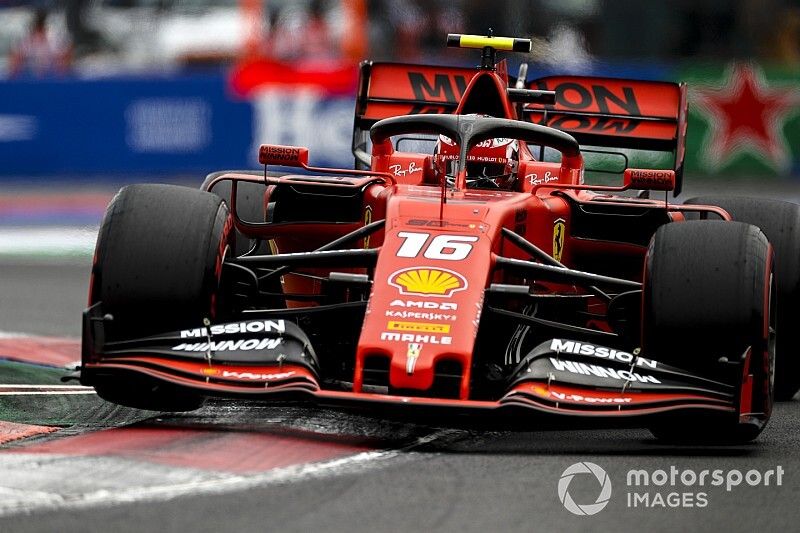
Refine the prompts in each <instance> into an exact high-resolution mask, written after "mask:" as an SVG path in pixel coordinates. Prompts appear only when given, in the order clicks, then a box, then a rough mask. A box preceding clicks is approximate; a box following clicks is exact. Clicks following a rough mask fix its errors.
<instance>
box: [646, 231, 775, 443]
mask: <svg viewBox="0 0 800 533" xmlns="http://www.w3.org/2000/svg"><path fill="white" fill-rule="evenodd" d="M773 285H774V282H773V277H772V249H771V247H770V245H769V242H768V241H767V238H766V237H765V236H764V234H763V233H762V232H761V230H759V229H758V228H757V227H755V226H751V225H749V224H744V223H740V222H725V221H694V222H679V223H672V224H667V225H664V226H662V227H661V228H659V230H658V231H657V232H656V234H655V235H654V236H653V239H652V240H651V241H650V247H649V249H648V252H647V257H646V259H645V277H644V286H643V293H642V311H643V316H642V348H643V351H644V353H646V354H647V356H648V357H650V358H652V359H656V360H659V361H663V362H664V363H667V364H671V365H675V366H677V367H681V368H685V369H687V370H691V371H694V372H697V373H698V374H700V375H705V376H709V377H710V378H712V379H717V380H720V381H730V382H734V383H736V384H737V386H739V387H742V382H743V378H742V374H743V370H742V364H741V363H740V361H741V360H742V355H743V354H744V353H745V352H746V351H747V350H748V349H750V371H749V373H750V374H752V376H753V378H752V379H753V386H752V389H750V388H745V387H742V390H743V391H745V393H746V394H747V392H746V391H747V390H751V393H749V395H750V396H751V397H750V398H748V399H747V400H748V401H749V402H750V404H751V408H750V409H749V410H750V411H752V414H749V413H745V414H746V415H747V416H745V417H744V418H740V417H739V414H738V413H737V414H736V415H733V416H731V415H727V414H725V415H721V416H720V417H718V418H716V419H711V418H710V417H708V416H704V417H693V416H692V415H691V414H689V415H687V414H686V413H685V412H684V413H681V414H680V415H679V416H676V417H665V418H663V419H662V420H661V421H660V422H659V423H658V424H656V425H655V426H653V427H652V428H651V431H652V433H653V434H654V435H655V436H656V437H657V438H662V439H668V440H674V441H679V442H697V441H718V442H727V443H732V442H744V441H749V440H752V439H754V438H755V437H756V436H758V434H759V433H760V432H761V430H762V429H763V428H764V425H765V424H766V422H767V420H768V419H769V416H770V414H771V411H772V401H773V397H772V390H773V389H772V387H773V376H774V349H775V346H774V318H775V315H774V312H771V310H772V306H771V303H770V296H771V288H772V287H773ZM770 332H771V333H770ZM723 358H724V359H726V360H727V361H725V360H724V359H723ZM744 403H745V404H746V403H747V401H746V402H744ZM740 405H741V402H740Z"/></svg>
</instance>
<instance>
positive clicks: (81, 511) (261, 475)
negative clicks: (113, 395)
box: [0, 262, 800, 533]
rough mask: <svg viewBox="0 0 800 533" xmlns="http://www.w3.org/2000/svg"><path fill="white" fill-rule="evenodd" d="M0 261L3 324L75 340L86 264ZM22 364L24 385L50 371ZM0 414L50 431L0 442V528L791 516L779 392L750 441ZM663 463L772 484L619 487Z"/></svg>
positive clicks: (229, 415)
mask: <svg viewBox="0 0 800 533" xmlns="http://www.w3.org/2000/svg"><path fill="white" fill-rule="evenodd" d="M0 273H1V274H0V330H2V331H21V332H25V333H30V334H36V335H48V336H60V337H70V338H77V337H78V335H79V317H80V312H81V310H82V308H83V306H84V303H85V293H86V284H87V281H88V275H87V273H88V265H87V264H80V263H79V264H72V265H53V264H49V265H48V264H38V265H37V264H24V263H19V262H14V263H0ZM11 341H12V342H13V339H11ZM3 364H5V365H6V366H8V367H9V368H10V370H9V369H8V368H7V369H6V373H5V374H3V373H2V370H3V369H2V365H0V376H5V377H7V376H9V375H12V376H14V375H17V376H18V375H19V372H23V370H20V368H22V366H14V365H13V364H11V363H3ZM31 368H32V370H31ZM28 371H30V372H31V373H30V375H31V376H35V377H34V378H33V379H34V382H36V383H54V381H53V377H54V376H55V375H56V374H59V373H60V371H58V370H55V369H52V368H45V367H30V368H27V367H26V368H25V369H24V372H28ZM8 372H11V374H9V373H8ZM14 372H17V374H14ZM44 374H46V375H44ZM25 375H28V374H25ZM43 375H44V377H43ZM17 382H20V381H17ZM0 414H5V415H6V416H5V420H11V421H12V422H18V423H20V424H24V425H26V427H27V425H31V426H32V427H39V426H47V427H56V428H59V430H58V431H53V432H48V433H43V434H39V435H38V436H34V437H31V438H28V439H21V440H19V439H18V440H14V441H11V442H8V443H6V444H0V531H3V532H5V531H114V532H115V533H119V532H123V531H142V530H158V531H309V530H328V531H428V530H431V531H460V532H464V531H590V530H591V531H595V530H596V531H610V530H615V531H628V530H634V529H635V530H645V531H647V530H650V531H675V530H678V531H679V530H686V531H697V530H711V531H717V530H725V531H729V532H733V531H752V530H756V529H758V530H785V531H796V530H797V528H798V524H800V506H798V505H797V502H798V498H799V497H800V454H799V453H798V450H800V431H798V428H800V402H798V401H794V402H790V403H783V404H779V405H778V406H777V408H776V410H775V413H774V414H773V418H772V420H771V422H770V424H769V426H768V428H767V429H766V430H765V431H764V433H763V434H762V436H761V437H760V438H759V439H758V440H757V441H756V442H755V443H753V444H749V445H742V446H731V447H721V446H708V447H705V446H704V447H681V446H672V445H663V444H660V443H658V442H656V441H655V440H654V439H653V438H652V437H650V435H649V433H648V432H647V431H644V430H613V431H607V430H573V431H564V430H552V429H546V428H538V427H527V428H524V429H519V430H511V429H509V428H508V427H505V426H497V425H496V424H487V423H481V424H477V425H475V426H474V427H473V426H470V425H468V424H467V425H464V424H458V425H453V424H449V423H448V421H446V420H435V421H428V422H426V423H419V422H417V421H413V420H396V419H393V420H386V419H384V418H382V417H381V416H379V415H377V414H357V413H346V412H338V411H329V410H324V409H317V408H313V407H304V406H285V407H267V406H263V405H258V404H248V403H224V402H220V403H215V404H212V405H208V406H206V407H204V408H203V409H201V410H199V411H196V412H194V413H186V414H180V415H166V414H155V413H150V412H142V411H135V410H130V409H124V408H118V407H115V406H112V405H110V404H107V403H105V402H103V401H102V400H100V399H98V398H96V397H95V396H94V395H92V394H84V393H82V392H80V391H76V394H74V395H71V396H70V395H66V394H64V395H60V394H46V395H42V396H19V397H17V396H13V395H12V396H0ZM9 417H10V418H9ZM2 419H3V417H2V416H0V420H2ZM98 435H99V436H102V438H100V439H99V440H98V437H97V436H98ZM586 461H588V462H592V463H595V464H597V465H599V466H600V467H602V468H604V469H605V470H606V471H607V473H608V476H609V479H610V480H611V483H612V495H611V498H610V500H609V503H608V505H607V507H606V508H605V509H603V510H602V511H600V512H599V513H598V514H595V515H593V516H574V515H572V514H571V513H569V512H568V511H567V510H565V508H564V506H563V505H562V504H561V502H560V501H559V497H558V492H557V486H558V481H559V478H560V477H561V476H562V473H563V472H564V470H565V469H566V468H567V467H569V466H570V465H572V464H574V463H578V462H586ZM672 466H675V467H676V468H677V470H678V471H679V472H682V471H685V470H687V469H692V470H693V471H695V472H698V473H699V472H700V471H702V470H715V469H722V470H723V471H725V474H724V475H727V471H730V470H733V469H735V470H739V471H741V472H742V473H743V474H744V473H746V472H747V471H748V470H752V469H756V470H759V471H760V472H761V473H762V474H763V473H764V472H766V471H768V470H770V469H773V470H775V469H777V467H779V466H780V467H781V469H782V470H783V475H782V480H781V481H782V484H781V485H780V486H775V477H773V478H772V481H773V483H771V484H770V486H768V487H765V486H763V485H762V486H757V487H750V486H747V483H746V482H744V481H743V482H742V484H741V485H740V486H738V487H733V488H732V490H731V491H730V492H728V491H726V490H725V488H724V487H714V486H705V487H698V486H691V487H686V486H684V485H682V484H680V483H679V484H678V486H677V487H669V486H664V487H656V486H650V487H630V486H628V485H627V484H626V478H627V472H628V471H629V470H632V469H645V470H648V471H649V472H651V473H652V472H654V471H656V470H665V471H667V472H669V471H670V467H672ZM709 479H710V478H709ZM598 490H599V484H598V482H597V481H596V480H595V479H594V478H593V477H591V476H577V477H576V478H575V479H574V480H573V483H572V484H571V485H570V487H569V491H570V494H571V495H572V497H573V498H574V500H575V501H576V502H579V503H592V502H594V499H595V497H596V496H597V494H598ZM634 492H635V493H637V494H639V495H640V496H641V494H643V493H647V494H648V497H649V498H650V499H651V501H653V500H654V499H655V498H656V494H657V493H658V494H660V495H661V496H663V497H664V498H667V496H668V494H670V493H674V492H678V493H691V494H692V496H691V497H687V496H683V498H691V500H693V501H694V502H697V498H698V496H697V494H696V493H698V492H702V493H705V497H704V499H705V500H706V501H707V505H705V506H703V507H685V506H683V507H679V508H670V507H660V506H659V507H647V508H644V507H643V506H642V505H641V504H639V505H638V506H637V507H631V506H630V505H629V498H631V497H632V496H630V494H631V493H634ZM673 498H674V496H673ZM684 501H687V500H684Z"/></svg>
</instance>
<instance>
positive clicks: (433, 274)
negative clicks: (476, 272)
mask: <svg viewBox="0 0 800 533" xmlns="http://www.w3.org/2000/svg"><path fill="white" fill-rule="evenodd" d="M389 284H390V285H392V286H394V287H397V288H398V289H399V290H400V294H403V295H407V296H442V297H450V296H452V295H453V293H455V292H458V291H463V290H464V289H466V288H467V280H466V279H464V276H462V275H461V274H459V273H458V272H453V271H452V270H447V269H444V268H436V267H412V268H404V269H403V270H398V271H397V272H395V273H394V274H392V275H391V276H389Z"/></svg>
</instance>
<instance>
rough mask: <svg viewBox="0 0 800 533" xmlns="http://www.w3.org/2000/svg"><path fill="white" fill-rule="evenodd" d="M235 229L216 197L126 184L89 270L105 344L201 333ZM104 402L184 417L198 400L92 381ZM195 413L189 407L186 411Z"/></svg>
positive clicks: (214, 310) (213, 307)
mask: <svg viewBox="0 0 800 533" xmlns="http://www.w3.org/2000/svg"><path fill="white" fill-rule="evenodd" d="M232 229H233V225H232V222H231V218H230V216H229V214H228V208H227V206H226V205H225V202H224V201H223V200H222V198H220V197H219V196H216V195H214V194H210V193H207V192H203V191H198V190H195V189H190V188H187V187H177V186H172V185H132V186H129V187H125V188H123V189H122V190H121V191H120V192H119V193H118V194H117V196H116V197H115V198H114V199H113V200H112V202H111V204H110V205H109V207H108V210H107V211H106V215H105V218H104V219H103V223H102V225H101V228H100V232H99V235H98V239H97V247H96V250H95V264H94V266H93V269H92V287H91V300H92V303H96V302H102V307H103V312H104V313H108V314H110V315H111V316H112V317H113V320H111V321H108V322H106V324H105V335H106V340H107V341H118V340H126V339H134V338H140V337H144V336H148V335H154V334H158V333H165V332H170V331H176V330H179V329H184V328H192V327H199V326H202V324H203V319H204V318H209V319H214V318H215V317H216V315H217V314H218V312H219V311H220V307H221V298H220V295H219V290H218V288H219V282H220V275H221V272H222V263H223V261H224V258H225V255H226V254H227V253H228V250H229V245H230V241H231V237H232ZM93 384H94V385H95V388H96V389H97V392H98V394H99V395H100V396H101V397H102V398H105V399H107V400H109V401H112V402H114V403H119V404H122V405H127V406H130V407H138V408H142V409H157V410H163V411H173V410H174V411H185V410H187V409H189V408H196V407H199V406H200V405H201V404H202V398H201V397H200V396H197V395H193V394H191V393H184V392H183V391H182V390H181V391H178V390H177V389H174V388H173V387H170V386H168V385H161V384H150V383H148V382H146V381H145V380H140V379H135V378H134V379H125V380H122V379H120V378H118V377H112V376H108V377H103V376H98V377H97V380H95V383H93ZM192 406H194V407H192Z"/></svg>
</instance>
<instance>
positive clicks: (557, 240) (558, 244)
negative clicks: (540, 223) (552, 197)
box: [553, 218, 566, 262]
mask: <svg viewBox="0 0 800 533" xmlns="http://www.w3.org/2000/svg"><path fill="white" fill-rule="evenodd" d="M565 228H566V226H565V225H564V219H563V218H557V219H556V221H555V222H553V259H555V260H556V261H558V262H561V254H562V253H563V252H564V230H565Z"/></svg>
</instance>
